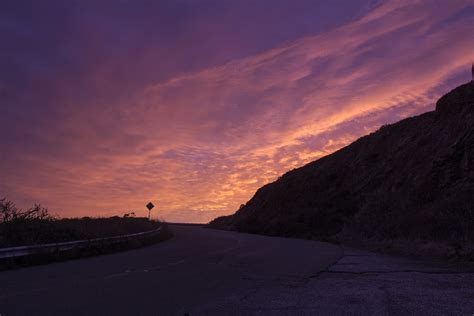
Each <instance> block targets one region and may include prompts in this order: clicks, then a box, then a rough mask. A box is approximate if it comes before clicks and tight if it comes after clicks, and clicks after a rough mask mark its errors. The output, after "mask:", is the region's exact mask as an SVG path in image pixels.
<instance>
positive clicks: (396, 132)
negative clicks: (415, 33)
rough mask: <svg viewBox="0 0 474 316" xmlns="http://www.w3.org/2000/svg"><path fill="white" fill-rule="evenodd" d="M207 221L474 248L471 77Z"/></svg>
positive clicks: (263, 230) (453, 249) (452, 250)
mask: <svg viewBox="0 0 474 316" xmlns="http://www.w3.org/2000/svg"><path fill="white" fill-rule="evenodd" d="M210 227H214V228H219V229H228V230H237V231H242V232H249V233H258V234H266V235H278V236H291V237H300V238H312V239H319V240H331V241H340V242H345V243H359V244H369V242H372V243H375V242H382V243H390V244H394V243H400V244H403V243H408V244H411V245H412V246H413V244H415V243H416V244H417V245H422V244H425V245H427V244H429V243H435V244H437V245H438V246H437V247H438V248H439V247H441V246H439V245H444V246H443V247H445V248H443V250H440V249H438V250H439V251H438V252H442V253H443V254H444V255H446V254H450V255H466V253H471V254H472V253H474V251H472V247H471V246H472V244H473V241H474V84H471V83H467V84H464V85H461V86H459V87H457V88H456V89H454V90H452V91H451V92H449V93H448V94H446V95H444V96H443V97H442V98H440V100H439V101H438V102H437V104H436V110H435V111H432V112H428V113H425V114H422V115H419V116H416V117H412V118H408V119H405V120H402V121H400V122H398V123H395V124H392V125H389V126H383V127H382V128H380V129H379V130H378V131H376V132H374V133H372V134H370V135H367V136H364V137H362V138H360V139H359V140H357V141H355V142H354V143H352V144H350V145H349V146H347V147H345V148H342V149H340V150H339V151H337V152H335V153H333V154H331V155H328V156H326V157H323V158H321V159H319V160H316V161H314V162H311V163H309V164H307V165H305V166H303V167H301V168H298V169H295V170H293V171H290V172H288V173H286V174H284V175H283V176H282V177H281V178H279V179H278V180H277V181H275V182H273V183H270V184H267V185H265V186H263V187H261V188H260V189H259V190H258V191H257V192H256V194H255V195H254V197H253V198H252V199H251V200H250V201H248V202H247V203H246V204H245V206H243V207H242V208H241V209H240V210H238V211H237V212H236V213H235V214H234V215H230V216H224V217H219V218H216V219H215V220H213V221H212V222H211V223H210ZM420 247H421V246H420ZM420 247H414V249H415V251H416V249H420ZM430 251H431V250H430ZM428 252H429V251H428ZM432 252H436V251H435V250H433V251H432Z"/></svg>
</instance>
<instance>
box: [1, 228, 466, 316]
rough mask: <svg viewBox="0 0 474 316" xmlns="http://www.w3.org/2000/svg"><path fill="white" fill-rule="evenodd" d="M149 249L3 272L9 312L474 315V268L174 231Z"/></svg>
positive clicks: (221, 234) (6, 312)
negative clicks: (172, 236) (167, 237)
mask: <svg viewBox="0 0 474 316" xmlns="http://www.w3.org/2000/svg"><path fill="white" fill-rule="evenodd" d="M172 229H173V231H174V233H175V237H174V238H173V239H171V240H169V241H166V242H164V243H160V244H156V245H153V246H149V247H146V248H142V249H138V250H133V251H128V252H122V253H117V254H112V255H104V256H99V257H94V258H87V259H81V260H73V261H68V262H63V263H56V264H49V265H43V266H38V267H30V268H23V269H18V270H13V271H6V272H0V314H1V316H9V315H186V314H189V315H267V314H271V315H337V314H342V315H343V314H346V315H351V314H352V315H354V314H355V315H357V314H359V315H370V314H372V315H399V314H406V315H413V314H418V315H424V314H425V315H436V314H439V315H473V314H474V269H473V268H472V266H469V265H462V266H461V265H458V264H456V265H455V264H446V263H444V264H441V263H433V262H431V263H428V262H421V261H417V260H414V259H408V258H401V257H390V256H385V255H380V254H374V253H369V252H362V251H356V250H350V249H343V248H341V247H338V246H334V245H330V244H326V243H319V242H314V241H305V240H296V239H285V238H273V237H265V236H256V235H248V234H239V233H233V232H223V231H216V230H210V229H204V228H200V227H193V226H173V227H172Z"/></svg>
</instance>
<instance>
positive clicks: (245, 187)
mask: <svg viewBox="0 0 474 316" xmlns="http://www.w3.org/2000/svg"><path fill="white" fill-rule="evenodd" d="M469 7H471V11H472V3H471V1H470V0H466V1H461V0H459V1H449V2H441V3H440V2H439V1H438V2H436V1H388V2H386V3H384V4H382V5H380V6H378V7H377V8H375V9H374V10H373V11H371V12H369V13H368V14H367V15H366V16H363V17H362V18H360V19H359V20H357V21H354V22H351V23H348V24H346V25H342V26H340V27H338V28H336V29H333V30H331V31H329V32H326V33H321V34H318V35H316V36H313V37H305V38H301V39H299V40H296V41H294V42H291V43H288V44H287V45H284V46H282V47H277V48H274V49H272V50H269V51H266V52H264V53H261V54H258V55H255V56H251V57H248V58H245V59H240V60H234V61H231V62H229V63H227V64H224V65H221V66H218V67H213V68H208V69H205V70H202V71H199V72H194V73H188V74H183V75H181V76H177V77H175V78H172V79H170V80H168V81H165V82H158V83H150V84H148V85H147V86H145V87H143V88H142V89H141V90H140V91H138V92H137V93H135V94H134V95H133V96H131V97H130V98H127V99H126V100H119V101H118V102H117V104H114V105H113V106H110V105H108V104H106V101H103V102H104V104H94V106H95V107H96V108H97V107H99V108H101V109H102V111H101V112H99V113H97V112H95V113H94V114H93V115H91V114H90V113H88V112H87V109H88V105H87V104H85V105H84V108H85V109H86V110H85V111H84V112H77V111H74V112H73V113H72V114H71V115H69V116H68V117H69V119H68V120H65V121H63V122H62V123H60V126H58V127H57V128H58V130H59V131H61V133H62V134H63V135H61V136H60V135H58V134H55V133H52V134H50V135H49V136H47V137H54V138H55V139H56V138H57V137H58V138H59V139H60V142H62V143H63V146H71V147H72V148H70V150H68V151H67V154H66V155H59V156H58V157H49V156H48V158H47V159H41V157H39V158H34V157H30V156H25V157H23V158H22V161H23V162H24V163H25V165H26V164H28V165H29V166H35V167H34V168H32V167H29V168H25V171H19V172H18V173H16V174H15V175H12V174H10V175H9V176H8V177H7V178H8V180H9V181H10V182H9V185H8V187H7V189H8V190H10V191H11V192H14V195H23V196H28V198H29V199H31V200H34V201H41V202H43V203H45V204H46V205H49V206H51V207H52V208H53V209H57V210H62V212H63V213H61V214H64V215H69V216H70V215H78V214H89V215H90V214H103V215H110V214H115V213H117V212H119V211H120V210H122V211H125V210H127V209H143V208H144V207H143V205H144V203H146V202H147V201H148V200H153V201H154V202H156V204H157V206H158V208H157V209H158V213H157V214H158V216H159V217H161V218H164V219H166V220H169V221H187V222H205V221H209V220H211V219H212V218H214V217H216V216H218V215H224V214H229V213H232V212H234V211H235V210H236V209H237V208H238V207H239V205H240V204H242V203H245V202H246V201H247V200H248V199H249V198H250V197H251V196H252V195H253V193H254V192H255V190H256V189H257V188H258V187H260V186H262V185H263V184H265V183H267V182H269V181H273V180H275V179H276V178H277V177H278V176H279V175H281V174H282V173H284V172H285V171H287V170H289V169H292V168H295V167H298V166H301V165H303V164H306V163H308V162H310V161H312V160H314V159H317V158H320V157H322V156H324V155H327V154H329V153H331V152H333V151H335V150H337V149H339V148H341V147H343V146H344V145H346V144H348V143H350V142H351V141H353V140H355V139H356V138H357V137H360V136H362V135H364V134H366V133H368V132H371V131H373V130H375V129H376V128H378V127H379V126H380V125H382V124H385V123H390V122H393V121H396V120H399V119H401V118H404V117H406V116H409V115H414V114H417V113H420V112H423V111H427V110H431V109H433V108H434V101H435V100H436V99H437V98H438V97H439V96H440V95H441V94H442V93H443V92H445V91H446V90H447V89H449V87H451V86H453V85H455V84H458V83H460V82H462V81H467V79H468V71H467V69H468V68H467V65H468V64H469V63H470V62H471V60H472V58H473V57H474V44H473V42H472V25H474V21H473V17H472V15H469V14H467V15H465V14H464V15H463V12H465V10H467V9H468V8H469ZM110 93H113V91H111V92H110ZM65 131H66V132H65ZM35 159H37V160H35ZM43 180H44V181H45V182H46V184H47V185H43ZM13 188H15V189H13ZM8 190H7V192H8ZM143 213H144V214H145V210H143Z"/></svg>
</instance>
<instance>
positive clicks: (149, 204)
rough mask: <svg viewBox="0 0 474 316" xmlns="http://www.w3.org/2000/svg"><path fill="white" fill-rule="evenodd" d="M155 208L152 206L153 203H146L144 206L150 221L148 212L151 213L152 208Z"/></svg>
mask: <svg viewBox="0 0 474 316" xmlns="http://www.w3.org/2000/svg"><path fill="white" fill-rule="evenodd" d="M154 207H155V206H154V205H153V203H151V202H150V203H148V204H147V205H146V208H147V209H148V220H150V212H151V209H152V208H154Z"/></svg>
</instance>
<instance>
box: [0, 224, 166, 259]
mask: <svg viewBox="0 0 474 316" xmlns="http://www.w3.org/2000/svg"><path fill="white" fill-rule="evenodd" d="M160 231H161V227H158V228H157V229H155V230H150V231H146V232H140V233H134V234H128V235H120V236H112V237H104V238H94V239H85V240H74V241H66V242H59V243H50V244H40V245H31V246H20V247H10V248H0V259H8V258H17V257H23V256H30V255H36V254H51V253H58V252H62V251H67V250H72V249H75V248H77V249H80V248H87V247H90V246H93V245H99V244H113V243H118V242H122V241H127V240H131V239H135V238H137V237H147V236H152V235H154V234H157V233H159V232H160Z"/></svg>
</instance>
